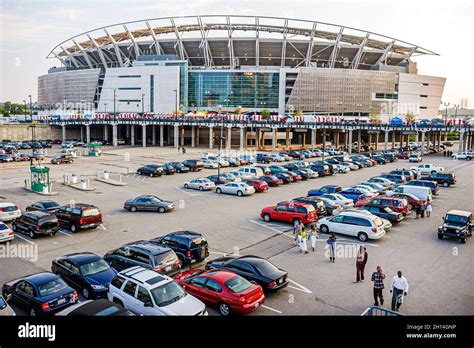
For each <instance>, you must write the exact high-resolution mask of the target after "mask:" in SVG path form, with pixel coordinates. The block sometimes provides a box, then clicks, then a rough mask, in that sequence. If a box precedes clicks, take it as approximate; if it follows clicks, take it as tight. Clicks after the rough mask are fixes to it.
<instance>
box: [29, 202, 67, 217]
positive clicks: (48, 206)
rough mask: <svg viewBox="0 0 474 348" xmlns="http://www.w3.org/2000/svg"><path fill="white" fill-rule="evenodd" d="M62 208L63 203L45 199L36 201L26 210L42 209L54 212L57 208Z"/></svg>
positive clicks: (46, 211)
mask: <svg viewBox="0 0 474 348" xmlns="http://www.w3.org/2000/svg"><path fill="white" fill-rule="evenodd" d="M59 208H61V205H60V204H59V203H57V202H55V201H52V200H49V199H45V200H42V201H38V202H35V203H33V204H31V205H29V206H27V207H26V208H25V210H26V211H42V212H45V213H49V214H52V213H54V212H55V211H56V210H58V209H59Z"/></svg>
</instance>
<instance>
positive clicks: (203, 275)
mask: <svg viewBox="0 0 474 348" xmlns="http://www.w3.org/2000/svg"><path fill="white" fill-rule="evenodd" d="M174 279H175V280H176V281H177V282H178V283H179V284H180V285H181V286H182V287H183V288H184V289H185V290H186V292H188V293H189V294H191V295H193V296H195V297H197V298H198V299H200V300H201V301H203V302H204V303H206V304H207V305H209V306H211V307H214V308H217V309H218V310H219V312H220V313H221V314H222V315H224V316H227V315H229V314H234V313H235V314H247V313H250V312H253V311H254V310H256V309H257V308H258V307H260V306H261V305H262V304H263V303H264V302H265V294H264V293H263V289H262V287H261V286H260V285H257V284H256V283H253V282H249V281H248V280H246V279H244V278H242V277H241V276H239V275H237V274H235V273H233V272H229V271H221V270H215V269H211V270H209V271H205V270H202V269H193V270H189V271H185V272H181V273H179V274H177V275H176V276H175V277H174Z"/></svg>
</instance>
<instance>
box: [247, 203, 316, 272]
mask: <svg viewBox="0 0 474 348" xmlns="http://www.w3.org/2000/svg"><path fill="white" fill-rule="evenodd" d="M311 208H313V206H311ZM313 210H314V208H313ZM252 265H253V266H254V267H255V268H256V269H257V271H258V272H259V273H260V274H261V275H269V274H272V273H275V272H278V268H276V267H275V265H273V264H272V263H270V262H268V261H265V260H258V261H257V262H254V263H253V264H252Z"/></svg>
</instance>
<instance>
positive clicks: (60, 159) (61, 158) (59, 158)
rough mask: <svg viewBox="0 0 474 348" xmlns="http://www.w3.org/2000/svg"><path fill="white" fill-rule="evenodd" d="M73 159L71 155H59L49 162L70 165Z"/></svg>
mask: <svg viewBox="0 0 474 348" xmlns="http://www.w3.org/2000/svg"><path fill="white" fill-rule="evenodd" d="M72 162H74V158H73V157H72V156H71V155H59V156H56V157H54V158H53V159H52V160H51V163H52V164H61V163H72Z"/></svg>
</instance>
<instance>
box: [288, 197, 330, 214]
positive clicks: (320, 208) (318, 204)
mask: <svg viewBox="0 0 474 348" xmlns="http://www.w3.org/2000/svg"><path fill="white" fill-rule="evenodd" d="M292 201H293V202H300V203H306V204H311V205H312V206H313V207H314V208H315V209H316V214H317V215H318V218H321V217H324V216H326V215H328V212H327V209H326V204H324V202H323V201H322V200H321V199H319V198H318V197H298V198H295V199H293V200H292Z"/></svg>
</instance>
